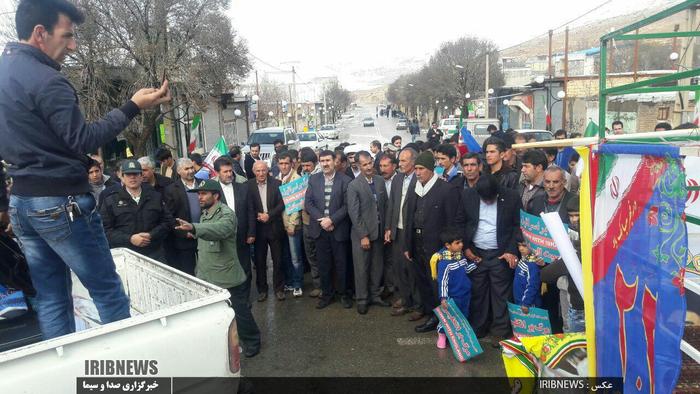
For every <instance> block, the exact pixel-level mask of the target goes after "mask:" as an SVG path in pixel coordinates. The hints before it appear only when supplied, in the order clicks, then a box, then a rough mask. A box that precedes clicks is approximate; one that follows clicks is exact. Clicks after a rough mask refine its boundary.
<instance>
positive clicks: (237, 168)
mask: <svg viewBox="0 0 700 394" xmlns="http://www.w3.org/2000/svg"><path fill="white" fill-rule="evenodd" d="M228 155H229V156H230V157H231V164H232V165H233V173H234V174H236V175H240V176H242V177H244V178H247V176H246V173H245V171H244V170H243V167H241V148H239V147H237V146H234V147H233V148H232V149H231V150H230V151H228Z"/></svg>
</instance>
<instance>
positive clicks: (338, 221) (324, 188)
mask: <svg viewBox="0 0 700 394" xmlns="http://www.w3.org/2000/svg"><path fill="white" fill-rule="evenodd" d="M333 159H334V156H333V152H331V151H329V150H324V151H322V152H321V153H320V154H319V161H320V163H321V170H322V173H318V174H314V175H311V177H310V178H309V186H308V188H307V189H306V198H305V201H304V209H305V210H306V212H307V213H308V214H309V216H310V222H309V236H310V237H311V238H313V239H315V240H316V255H317V258H318V268H319V271H320V274H321V291H322V295H321V297H320V300H319V301H318V305H316V308H317V309H323V308H325V307H327V306H328V305H329V304H330V303H331V302H332V301H333V296H334V294H335V291H337V292H338V293H340V301H341V303H342V304H343V307H344V308H352V298H350V292H349V291H348V287H347V262H348V260H347V259H348V241H349V240H350V219H349V218H348V207H347V201H346V196H347V190H348V185H349V184H350V181H351V179H350V178H349V177H348V176H347V175H345V174H340V173H338V172H336V171H335V165H334V160H333ZM333 268H335V279H336V284H335V286H333V283H332V279H333V275H332V270H333Z"/></svg>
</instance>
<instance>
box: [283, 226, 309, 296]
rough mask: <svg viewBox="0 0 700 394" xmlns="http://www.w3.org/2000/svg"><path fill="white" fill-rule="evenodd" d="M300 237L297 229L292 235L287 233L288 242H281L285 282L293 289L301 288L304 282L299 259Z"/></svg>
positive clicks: (302, 268) (299, 231)
mask: <svg viewBox="0 0 700 394" xmlns="http://www.w3.org/2000/svg"><path fill="white" fill-rule="evenodd" d="M302 237H303V234H302V232H301V230H297V231H296V232H295V233H294V235H287V238H288V240H289V242H283V246H282V266H283V267H284V268H283V270H284V277H285V282H286V283H285V284H286V285H287V286H291V287H293V288H295V289H301V288H302V285H303V283H304V264H303V262H302V261H301V248H302V243H301V242H302Z"/></svg>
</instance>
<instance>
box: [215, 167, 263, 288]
mask: <svg viewBox="0 0 700 394" xmlns="http://www.w3.org/2000/svg"><path fill="white" fill-rule="evenodd" d="M235 168H236V163H235V162H232V160H231V159H229V158H228V157H225V156H222V157H219V158H218V159H216V161H214V170H215V171H216V172H217V173H218V174H219V176H218V181H219V185H221V192H222V194H221V202H222V203H223V204H226V205H227V206H228V207H229V208H231V210H232V211H233V213H235V214H236V226H237V229H236V230H237V231H236V252H237V253H238V260H239V261H240V263H241V267H243V271H245V275H246V282H245V285H246V288H245V290H244V291H243V292H244V293H245V294H247V296H248V298H250V285H251V282H252V279H253V273H252V270H251V257H250V245H251V244H252V243H253V242H255V223H256V220H255V219H256V218H255V217H252V216H251V215H249V214H248V183H247V182H246V183H241V182H236V172H235Z"/></svg>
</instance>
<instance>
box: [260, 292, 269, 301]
mask: <svg viewBox="0 0 700 394" xmlns="http://www.w3.org/2000/svg"><path fill="white" fill-rule="evenodd" d="M265 300H267V293H260V295H258V302H263V301H265Z"/></svg>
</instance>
